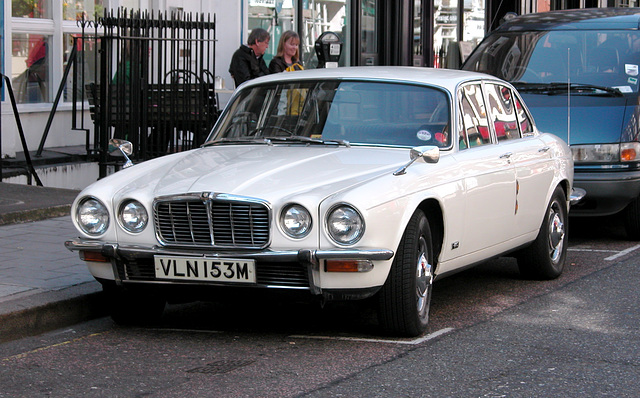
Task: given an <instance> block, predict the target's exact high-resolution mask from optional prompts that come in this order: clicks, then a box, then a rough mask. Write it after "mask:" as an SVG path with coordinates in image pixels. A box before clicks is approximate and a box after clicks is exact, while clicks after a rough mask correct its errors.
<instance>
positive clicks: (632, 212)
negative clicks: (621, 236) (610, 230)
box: [624, 198, 640, 240]
mask: <svg viewBox="0 0 640 398" xmlns="http://www.w3.org/2000/svg"><path fill="white" fill-rule="evenodd" d="M624 229H625V230H626V231H627V237H628V238H629V240H640V198H635V199H634V200H633V201H631V203H629V204H628V205H627V207H626V208H625V211H624Z"/></svg>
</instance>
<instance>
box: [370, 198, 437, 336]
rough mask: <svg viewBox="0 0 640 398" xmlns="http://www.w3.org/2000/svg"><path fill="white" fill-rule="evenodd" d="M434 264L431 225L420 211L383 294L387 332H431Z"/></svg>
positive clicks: (381, 317)
mask: <svg viewBox="0 0 640 398" xmlns="http://www.w3.org/2000/svg"><path fill="white" fill-rule="evenodd" d="M433 260H434V254H433V243H432V240H431V229H430V227H429V221H428V220H427V217H426V216H425V215H424V213H423V212H422V211H421V210H417V211H416V212H415V213H414V214H413V216H412V217H411V220H410V221H409V224H408V225H407V229H406V230H405V232H404V235H403V236H402V239H401V240H400V246H399V247H398V251H397V253H396V255H395V258H394V259H393V264H392V265H391V270H390V271H389V276H388V277H387V281H386V282H385V284H384V286H383V287H382V289H381V291H380V293H379V302H378V319H379V321H380V325H381V327H382V329H383V330H384V331H385V332H387V333H389V334H393V335H400V336H408V337H414V336H418V335H420V334H422V333H424V331H425V330H426V329H427V323H428V322H429V307H430V305H431V290H432V283H433V273H434V267H433Z"/></svg>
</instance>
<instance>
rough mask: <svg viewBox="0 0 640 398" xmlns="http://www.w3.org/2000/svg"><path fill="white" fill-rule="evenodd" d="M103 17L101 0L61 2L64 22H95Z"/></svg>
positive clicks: (67, 0)
mask: <svg viewBox="0 0 640 398" xmlns="http://www.w3.org/2000/svg"><path fill="white" fill-rule="evenodd" d="M96 15H98V17H101V16H103V15H104V5H103V1H102V0H65V1H63V2H62V18H63V19H64V20H65V21H77V20H81V19H83V18H84V19H85V20H95V19H96Z"/></svg>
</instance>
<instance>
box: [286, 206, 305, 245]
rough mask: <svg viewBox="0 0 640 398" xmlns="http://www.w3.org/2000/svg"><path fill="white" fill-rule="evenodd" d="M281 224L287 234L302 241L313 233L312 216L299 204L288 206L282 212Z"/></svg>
mask: <svg viewBox="0 0 640 398" xmlns="http://www.w3.org/2000/svg"><path fill="white" fill-rule="evenodd" d="M280 224H281V225H282V230H283V231H284V233H285V234H287V235H288V236H290V237H292V238H296V239H300V238H304V237H305V236H307V235H309V232H310V231H311V214H309V212H308V211H307V209H305V208H304V207H302V206H301V205H298V204H292V205H288V206H287V207H285V208H284V209H283V210H282V213H281V215H280Z"/></svg>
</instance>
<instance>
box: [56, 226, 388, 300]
mask: <svg viewBox="0 0 640 398" xmlns="http://www.w3.org/2000/svg"><path fill="white" fill-rule="evenodd" d="M65 246H66V248H67V249H69V250H72V251H90V252H99V253H101V254H102V255H103V256H104V257H107V258H111V259H112V261H111V263H112V266H113V267H114V275H115V276H116V283H117V284H120V283H123V282H125V281H123V279H121V276H119V273H118V271H117V267H116V261H115V260H122V259H129V260H131V259H147V258H153V257H154V256H156V255H160V256H178V257H179V256H190V257H194V256H202V257H203V258H205V257H206V258H213V259H215V258H229V257H232V258H234V259H252V260H255V261H261V262H291V263H298V264H300V266H302V267H304V268H305V269H306V272H307V275H308V278H309V287H308V289H309V290H310V292H311V293H312V294H315V295H318V294H323V295H325V296H326V297H329V296H331V295H332V294H334V293H331V292H329V291H323V290H322V289H321V288H320V286H319V285H318V283H317V281H315V280H314V273H316V274H317V272H318V271H319V270H320V260H329V259H345V260H369V261H376V260H378V261H383V260H389V259H391V258H392V257H393V254H394V252H393V251H392V250H387V249H361V250H354V249H343V250H341V249H337V250H312V249H300V250H285V251H273V250H260V251H224V252H219V251H213V250H212V251H207V250H203V249H202V248H193V249H173V248H165V247H158V246H154V247H144V246H134V245H120V244H118V243H106V242H101V241H94V240H83V239H75V240H69V241H66V242H65ZM153 283H154V284H159V283H160V282H155V281H154V282H153ZM267 287H282V288H286V287H283V286H278V285H272V286H267ZM369 290H371V289H369ZM358 294H363V293H362V292H360V293H359V292H357V291H350V290H349V289H346V290H345V292H343V293H342V295H343V296H345V295H346V296H357V295H358ZM365 294H366V296H368V295H370V294H369V292H365ZM362 297H363V298H364V297H365V296H364V295H363V296H362Z"/></svg>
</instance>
